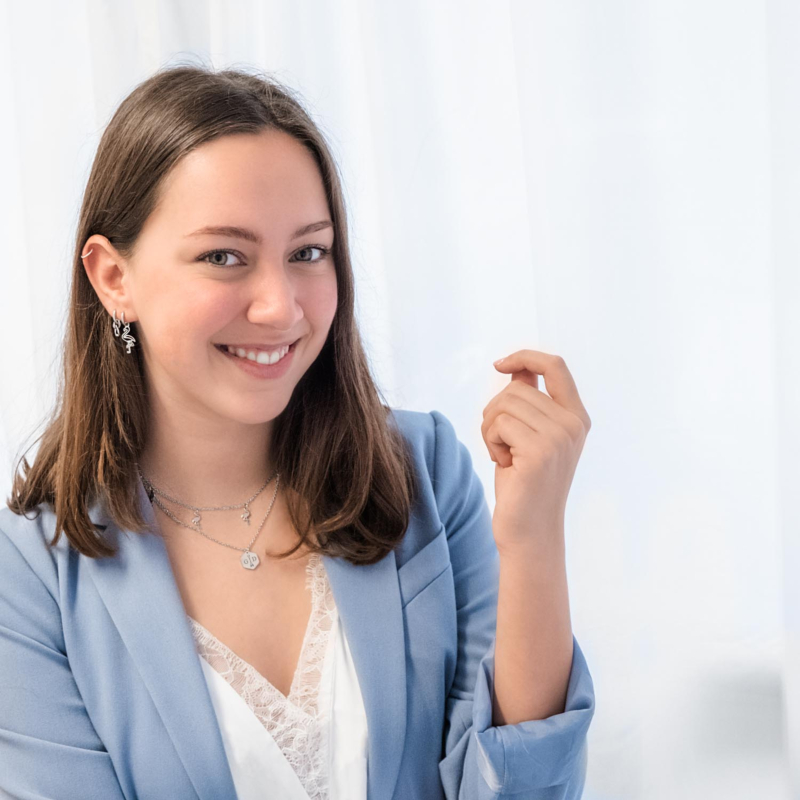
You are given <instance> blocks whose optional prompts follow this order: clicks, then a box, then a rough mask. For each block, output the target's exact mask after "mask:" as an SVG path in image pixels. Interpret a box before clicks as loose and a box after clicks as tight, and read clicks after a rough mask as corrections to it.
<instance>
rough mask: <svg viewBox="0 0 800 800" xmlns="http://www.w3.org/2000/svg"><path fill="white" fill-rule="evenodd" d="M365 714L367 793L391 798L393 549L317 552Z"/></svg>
mask: <svg viewBox="0 0 800 800" xmlns="http://www.w3.org/2000/svg"><path fill="white" fill-rule="evenodd" d="M322 562H323V563H324V564H325V569H326V571H327V574H328V580H329V582H330V585H331V591H332V592H333V597H334V600H335V601H336V607H337V609H338V611H339V618H340V620H341V624H342V627H343V629H344V634H345V636H346V637H347V643H348V645H349V646H350V652H351V654H352V656H353V663H354V664H355V668H356V674H357V675H358V684H359V688H360V689H361V695H362V698H363V700H364V710H365V712H366V715H367V742H368V753H367V793H368V796H369V798H370V800H391V797H392V795H393V793H394V787H395V784H396V783H397V776H398V775H399V773H400V761H401V759H402V756H403V745H404V742H405V738H406V715H407V702H406V645H405V624H404V617H403V609H402V605H401V598H400V584H399V581H398V579H397V567H396V565H395V564H396V562H395V554H394V551H393V550H391V551H389V553H388V554H387V555H386V556H384V557H383V558H382V559H381V560H380V561H378V562H376V563H374V564H367V565H361V566H355V565H353V564H351V563H350V562H349V561H345V560H344V559H341V558H330V557H328V556H323V557H322Z"/></svg>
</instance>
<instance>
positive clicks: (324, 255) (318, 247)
mask: <svg viewBox="0 0 800 800" xmlns="http://www.w3.org/2000/svg"><path fill="white" fill-rule="evenodd" d="M306 250H319V251H320V252H321V253H322V255H321V256H319V258H315V259H313V260H307V259H304V258H301V259H298V261H299V263H301V264H317V263H319V262H320V261H324V260H325V259H326V258H328V256H329V255H330V252H331V248H329V247H322V245H316V244H309V245H306V246H305V247H303V248H302V249H301V250H298V251H297V253H295V255H294V256H292V258H293V259H294V257H295V256H296V255H297V254H298V253H304V252H305V251H306ZM220 253H222V254H223V255H231V256H236V258H239V259H241V258H242V255H241V253H239V252H238V251H237V250H227V249H222V250H209V251H208V252H206V253H203V255H201V256H198V257H197V260H198V261H206V259H207V258H209V257H210V256H216V255H218V254H220ZM206 263H207V264H211V266H212V267H222V268H223V269H228V268H231V267H238V266H245V265H244V264H220V263H219V262H217V263H214V262H211V261H206Z"/></svg>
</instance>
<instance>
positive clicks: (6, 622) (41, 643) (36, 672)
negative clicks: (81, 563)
mask: <svg viewBox="0 0 800 800" xmlns="http://www.w3.org/2000/svg"><path fill="white" fill-rule="evenodd" d="M28 524H31V525H34V524H36V523H35V522H33V521H30V520H26V518H23V517H20V525H19V528H20V529H22V528H24V527H25V526H27V525H28ZM17 532H19V531H17ZM25 533H28V531H25ZM30 535H31V536H37V535H39V533H38V531H34V530H30ZM54 569H55V568H54ZM51 583H52V585H51V587H50V589H48V587H47V586H46V585H45V582H44V581H43V580H42V578H41V577H40V576H39V575H38V574H37V573H36V572H35V571H34V569H33V568H32V567H31V565H30V564H29V562H28V561H27V560H26V559H25V557H24V556H23V554H22V552H21V550H20V549H19V548H18V547H17V546H16V544H15V542H14V540H13V539H12V538H11V537H10V536H9V535H8V534H6V533H4V532H3V531H2V530H0V797H13V798H20V799H22V798H24V800H45V799H49V798H54V797H58V798H59V800H73V799H74V800H90V799H92V800H93V799H94V798H97V800H124V794H123V792H122V789H121V787H120V785H119V781H118V780H117V775H116V772H115V770H114V767H113V765H112V763H111V757H110V756H109V754H108V752H107V751H106V749H105V747H104V746H103V743H102V742H101V741H100V738H99V737H98V735H97V733H96V731H95V729H94V726H93V725H92V722H91V720H90V719H89V715H88V714H87V711H86V708H85V707H84V704H83V701H82V699H81V696H80V693H79V691H78V687H77V685H76V683H75V679H74V678H73V675H72V671H71V670H70V665H69V659H68V658H67V654H66V649H65V645H64V636H63V629H62V625H61V609H60V606H59V604H58V602H57V599H56V598H57V594H56V596H54V594H53V592H56V593H57V591H58V588H57V587H58V583H57V580H54V581H52V582H51Z"/></svg>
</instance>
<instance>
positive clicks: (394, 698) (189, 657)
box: [87, 479, 407, 800]
mask: <svg viewBox="0 0 800 800" xmlns="http://www.w3.org/2000/svg"><path fill="white" fill-rule="evenodd" d="M137 492H138V497H139V503H140V507H141V509H142V513H143V515H144V517H145V519H146V520H147V522H148V523H149V524H150V525H151V526H152V527H153V529H156V530H157V522H156V519H155V514H154V511H153V507H152V505H151V503H150V500H149V498H148V496H147V491H146V490H145V488H144V485H143V484H142V481H141V479H138V480H137ZM89 516H90V518H91V519H92V521H93V522H94V523H95V524H98V525H105V526H106V534H105V535H106V537H107V538H108V540H109V541H111V542H112V543H113V544H115V545H117V546H118V547H119V554H118V557H117V558H115V559H100V560H97V559H87V561H88V562H89V563H88V567H89V570H90V572H91V575H92V578H93V579H94V582H95V584H96V586H97V590H98V592H99V594H100V596H101V598H102V600H103V602H104V603H105V605H106V607H107V608H108V612H109V614H110V615H111V618H112V620H113V621H114V624H115V625H116V627H117V629H118V630H119V632H120V636H121V637H122V639H123V641H124V642H125V645H126V647H127V649H128V651H129V652H130V655H131V658H133V660H134V661H135V662H136V666H137V668H138V669H139V672H140V673H141V675H142V679H143V681H144V683H145V685H146V687H147V689H148V691H149V692H150V694H151V696H152V698H153V703H154V705H155V707H156V709H157V711H158V713H159V715H160V717H161V719H162V721H163V724H164V726H165V728H166V730H167V732H168V734H169V736H170V737H171V739H172V742H173V744H174V747H175V751H176V753H177V755H178V758H179V759H180V762H181V763H182V765H183V767H184V769H185V770H186V773H187V775H188V778H189V781H190V782H191V784H192V786H193V787H194V790H195V792H196V793H197V796H198V798H200V799H201V800H215V799H216V798H219V797H235V789H234V783H233V778H232V776H231V772H230V767H229V766H228V761H227V756H226V754H225V747H224V744H223V742H222V735H221V733H220V730H219V724H218V722H217V718H216V714H215V711H214V707H213V703H212V701H211V697H210V695H209V692H208V687H207V685H206V682H205V676H204V674H203V670H202V665H201V664H200V662H199V660H198V655H197V651H196V649H195V643H194V639H193V637H192V632H191V629H190V627H189V624H188V622H187V620H186V612H185V609H184V606H183V601H182V599H181V596H180V592H179V590H178V587H177V584H176V582H175V577H174V575H173V573H172V567H171V564H170V561H169V556H168V554H167V550H166V547H165V546H164V542H163V540H162V539H161V537H160V536H158V535H156V534H151V533H137V532H134V531H121V530H120V529H119V528H118V527H117V526H116V525H115V524H114V523H113V521H111V520H109V519H108V518H107V517H106V516H105V515H103V514H102V510H101V509H100V508H99V507H98V505H97V504H95V505H93V506H92V507H91V508H90V510H89ZM322 561H323V564H324V565H325V570H326V573H327V576H328V580H329V582H330V585H331V591H332V592H333V596H334V600H335V601H336V606H337V610H338V613H339V617H340V620H341V624H342V627H343V629H344V633H345V636H346V637H347V641H348V644H349V646H350V651H351V654H352V657H353V662H354V664H355V667H356V672H357V674H358V682H359V687H360V689H361V693H362V696H363V700H364V709H365V711H366V715H367V728H368V751H369V752H368V777H367V787H368V793H369V797H370V800H391V797H392V794H393V792H394V787H395V784H396V783H397V777H398V775H399V772H400V762H401V759H402V754H403V745H404V742H405V734H406V714H407V702H406V701H407V698H406V660H405V652H406V647H405V628H404V617H403V611H402V603H401V596H400V585H399V582H398V578H397V566H396V560H395V553H394V551H390V552H389V553H388V554H387V555H386V556H384V558H382V559H381V560H380V561H378V562H376V563H374V564H369V565H362V566H355V565H353V564H351V563H350V562H349V561H346V560H344V559H340V558H330V557H328V556H323V557H322ZM162 757H163V755H162Z"/></svg>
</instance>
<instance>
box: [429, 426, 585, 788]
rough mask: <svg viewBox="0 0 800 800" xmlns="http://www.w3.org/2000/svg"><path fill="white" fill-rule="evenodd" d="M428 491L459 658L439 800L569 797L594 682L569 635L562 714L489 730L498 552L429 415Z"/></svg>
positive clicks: (442, 432) (468, 466)
mask: <svg viewBox="0 0 800 800" xmlns="http://www.w3.org/2000/svg"><path fill="white" fill-rule="evenodd" d="M430 413H431V416H432V417H433V418H434V421H435V426H436V427H435V430H436V446H435V456H434V470H433V485H434V493H435V495H436V502H437V507H438V509H439V514H440V517H441V520H442V523H443V524H444V526H445V530H446V532H447V536H448V542H449V546H450V560H451V564H452V566H453V577H454V583H455V592H456V608H457V619H458V661H457V664H456V670H455V676H454V679H453V684H452V687H451V688H450V691H449V693H448V697H447V708H446V720H445V729H444V735H443V757H442V758H441V760H440V761H439V776H440V779H441V783H442V789H443V791H444V795H445V797H446V798H447V800H494V798H498V797H509V796H513V797H515V798H517V800H578V798H580V797H581V795H582V793H583V788H584V784H585V781H586V767H587V756H588V752H587V732H588V729H589V725H590V723H591V720H592V717H593V715H594V686H593V683H592V677H591V674H590V672H589V668H588V665H587V663H586V659H585V657H584V654H583V651H582V650H581V648H580V646H579V644H578V641H577V639H576V638H575V637H574V636H573V655H572V668H571V671H570V677H569V683H568V686H567V697H566V704H565V709H564V711H563V712H562V713H560V714H554V715H552V716H550V717H547V718H545V719H539V720H524V721H522V722H518V723H515V724H513V725H492V694H493V690H494V648H495V632H496V628H497V597H498V588H499V554H498V552H497V547H496V545H495V542H494V535H493V533H492V521H491V514H490V512H489V508H488V505H487V503H486V499H485V495H484V490H483V486H482V484H481V482H480V479H479V478H478V476H477V474H476V473H475V471H474V469H473V466H472V459H471V456H470V454H469V451H468V450H467V448H466V446H465V445H464V444H463V443H462V442H461V441H459V440H458V438H457V437H456V433H455V430H454V428H453V426H452V424H451V423H450V421H449V420H448V419H447V418H446V417H445V416H444V415H443V414H441V413H440V412H438V411H431V412H430Z"/></svg>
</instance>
